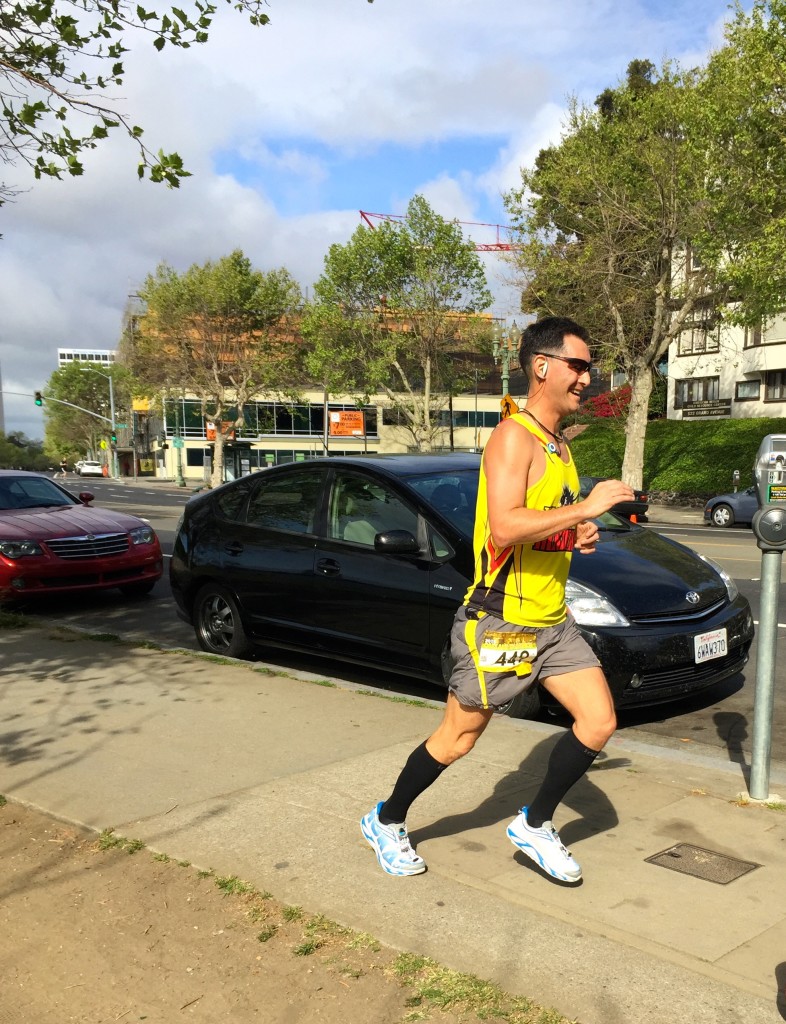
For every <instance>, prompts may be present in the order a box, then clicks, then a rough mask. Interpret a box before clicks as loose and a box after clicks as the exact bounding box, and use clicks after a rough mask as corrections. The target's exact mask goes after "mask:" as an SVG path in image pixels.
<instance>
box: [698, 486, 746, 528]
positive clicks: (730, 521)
mask: <svg viewBox="0 0 786 1024" xmlns="http://www.w3.org/2000/svg"><path fill="white" fill-rule="evenodd" d="M758 507H759V498H758V495H757V494H756V488H755V487H746V488H745V490H744V491H736V492H735V493H733V494H719V495H717V497H715V498H710V500H709V501H708V502H707V504H706V505H705V506H704V521H705V523H712V525H713V526H734V525H735V524H736V525H738V526H750V525H751V523H752V522H753V517H754V516H755V515H756V510H757V509H758Z"/></svg>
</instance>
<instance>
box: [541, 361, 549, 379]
mask: <svg viewBox="0 0 786 1024" xmlns="http://www.w3.org/2000/svg"><path fill="white" fill-rule="evenodd" d="M548 372H549V364H548V363H544V364H543V366H542V367H541V370H540V379H541V380H545V379H546V374H547V373H548Z"/></svg>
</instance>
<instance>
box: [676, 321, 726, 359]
mask: <svg viewBox="0 0 786 1024" xmlns="http://www.w3.org/2000/svg"><path fill="white" fill-rule="evenodd" d="M719 351H720V334H719V332H715V333H710V331H709V330H708V329H707V327H706V326H704V325H702V324H696V325H694V326H693V327H689V328H687V329H686V330H684V331H683V332H682V333H681V334H680V337H679V341H678V342H677V355H680V356H698V355H703V354H704V353H705V352H719Z"/></svg>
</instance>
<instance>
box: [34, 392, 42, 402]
mask: <svg viewBox="0 0 786 1024" xmlns="http://www.w3.org/2000/svg"><path fill="white" fill-rule="evenodd" d="M35 404H36V405H43V404H44V399H43V397H42V395H41V392H40V391H36V393H35Z"/></svg>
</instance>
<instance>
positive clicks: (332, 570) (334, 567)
mask: <svg viewBox="0 0 786 1024" xmlns="http://www.w3.org/2000/svg"><path fill="white" fill-rule="evenodd" d="M317 572H321V573H322V575H323V576H338V575H339V574H340V572H341V566H340V565H339V564H338V562H337V561H336V560H335V558H320V559H319V560H318V561H317Z"/></svg>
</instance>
